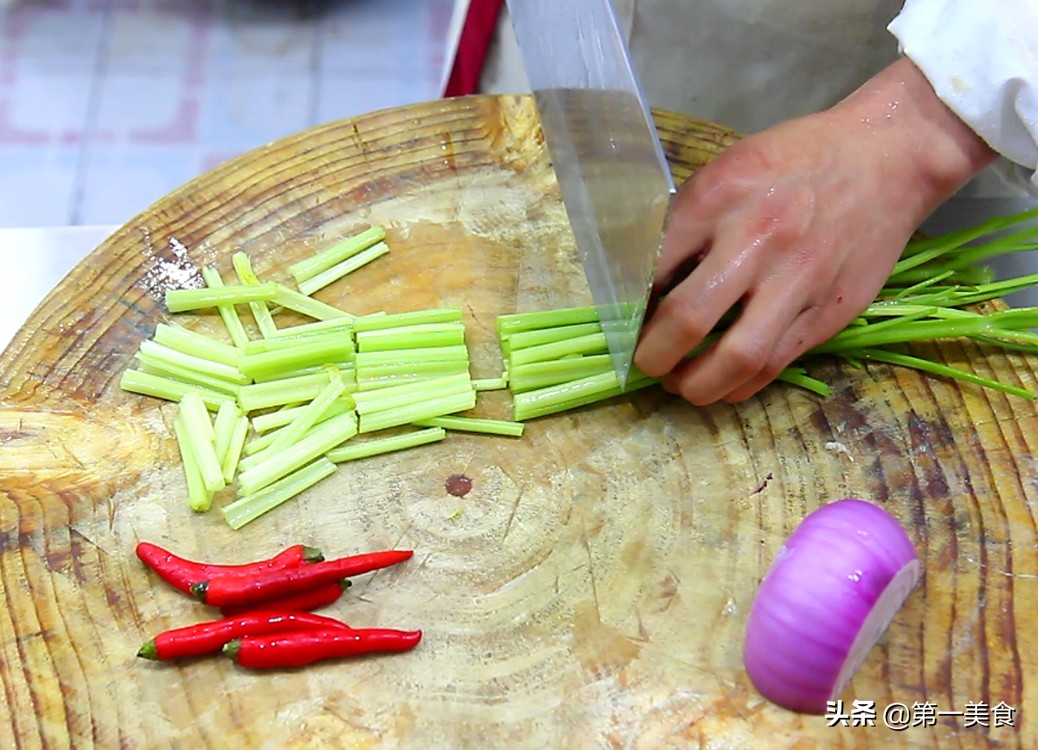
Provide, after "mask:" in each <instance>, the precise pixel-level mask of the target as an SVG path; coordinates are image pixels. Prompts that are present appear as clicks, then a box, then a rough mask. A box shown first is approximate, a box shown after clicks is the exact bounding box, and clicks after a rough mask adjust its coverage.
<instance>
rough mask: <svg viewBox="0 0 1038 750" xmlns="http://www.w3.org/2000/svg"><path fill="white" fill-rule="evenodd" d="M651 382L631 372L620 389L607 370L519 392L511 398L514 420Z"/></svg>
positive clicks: (653, 381) (586, 401)
mask: <svg viewBox="0 0 1038 750" xmlns="http://www.w3.org/2000/svg"><path fill="white" fill-rule="evenodd" d="M655 382H657V381H656V380H654V379H653V378H650V377H648V376H646V375H643V374H641V373H639V372H637V371H632V372H631V374H630V376H629V377H628V380H627V387H626V388H623V389H621V388H620V383H619V381H618V380H617V379H616V373H615V372H614V371H612V370H609V371H607V372H603V373H600V374H598V375H590V376H588V377H586V378H581V379H579V380H573V381H570V382H568V383H562V384H560V385H553V386H549V387H547V388H540V389H537V390H534V391H527V392H526V393H519V394H516V395H515V396H514V397H513V399H512V407H513V410H514V413H515V421H516V422H525V421H526V420H528V419H533V418H535V417H543V416H545V415H548V414H554V413H556V412H559V411H565V410H568V409H575V408H576V407H578V406H584V405H585V404H590V403H594V402H595V401H601V400H603V399H606V398H611V397H613V396H618V395H620V394H621V393H627V392H630V391H635V390H638V389H639V388H644V387H646V386H649V385H653V384H654V383H655Z"/></svg>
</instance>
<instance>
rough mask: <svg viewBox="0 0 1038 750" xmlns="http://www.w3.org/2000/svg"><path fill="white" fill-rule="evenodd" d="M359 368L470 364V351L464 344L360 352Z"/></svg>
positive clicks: (358, 358)
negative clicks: (394, 365) (419, 364)
mask: <svg viewBox="0 0 1038 750" xmlns="http://www.w3.org/2000/svg"><path fill="white" fill-rule="evenodd" d="M356 361H357V367H362V366H365V365H386V364H400V363H406V364H417V363H421V362H466V363H467V362H468V361H469V350H468V349H467V348H466V347H465V345H464V344H459V345H456V346H430V347H426V348H424V349H397V350H395V351H391V352H358V353H357V360H356Z"/></svg>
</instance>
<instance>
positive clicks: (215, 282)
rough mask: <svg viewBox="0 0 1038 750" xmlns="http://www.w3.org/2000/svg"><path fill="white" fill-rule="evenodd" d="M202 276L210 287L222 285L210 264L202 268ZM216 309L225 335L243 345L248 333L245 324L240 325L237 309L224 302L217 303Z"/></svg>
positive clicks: (221, 286)
mask: <svg viewBox="0 0 1038 750" xmlns="http://www.w3.org/2000/svg"><path fill="white" fill-rule="evenodd" d="M202 278H203V279H205V284H206V286H208V287H209V288H210V289H221V288H223V286H224V283H223V279H222V278H221V277H220V273H219V272H218V271H217V270H216V269H215V268H212V267H211V266H206V267H205V268H203V269H202ZM216 309H217V311H218V312H219V313H220V318H221V319H222V320H223V324H224V327H225V328H226V329H227V335H228V336H230V337H231V341H232V342H234V345H235V346H237V347H241V346H242V345H244V344H245V342H246V341H248V340H249V334H247V333H246V332H245V326H243V325H242V322H241V317H240V316H239V315H238V310H237V309H236V308H235V307H234V305H226V304H225V305H217V306H216Z"/></svg>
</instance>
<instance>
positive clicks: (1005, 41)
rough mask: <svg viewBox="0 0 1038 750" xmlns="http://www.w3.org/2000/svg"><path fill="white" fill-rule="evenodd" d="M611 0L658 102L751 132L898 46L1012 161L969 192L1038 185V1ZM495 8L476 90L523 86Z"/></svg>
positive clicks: (835, 87)
mask: <svg viewBox="0 0 1038 750" xmlns="http://www.w3.org/2000/svg"><path fill="white" fill-rule="evenodd" d="M517 1H518V0H517ZM566 1H568V0H560V2H566ZM613 2H614V5H615V7H616V9H617V13H618V15H619V17H620V22H621V28H622V29H623V30H624V33H625V34H626V36H627V40H628V44H629V46H630V49H631V54H632V57H633V59H634V63H635V67H636V69H637V72H638V75H639V78H640V80H641V83H642V87H643V88H644V89H645V92H646V95H647V97H648V100H649V104H650V105H652V106H654V107H660V108H663V109H670V110H674V111H678V112H683V113H686V114H689V115H692V116H695V117H701V118H704V119H708V120H712V121H714V122H718V123H721V124H723V125H726V126H728V127H731V128H733V129H734V130H736V131H738V132H742V133H751V132H754V131H757V130H762V129H764V128H766V127H768V126H770V125H774V124H776V123H778V122H781V121H783V120H787V119H790V118H791V117H795V116H798V115H803V114H807V113H810V112H817V111H819V110H822V109H825V108H827V107H829V106H831V105H833V104H835V103H836V102H837V101H839V100H840V99H842V98H843V97H844V96H846V95H847V94H849V93H850V92H851V91H853V90H854V89H855V88H857V87H858V86H859V85H861V84H862V83H863V82H864V81H866V80H867V79H868V78H869V77H870V76H872V75H873V74H875V73H876V72H878V71H879V70H881V69H882V68H883V67H885V66H886V65H887V64H889V63H890V62H892V61H893V60H894V59H895V58H896V57H897V56H898V54H899V53H902V54H904V55H906V56H908V57H909V58H910V59H911V60H912V61H913V62H914V63H915V64H916V66H917V67H919V68H920V69H921V70H922V72H923V74H924V75H926V77H927V78H928V79H929V80H930V82H931V84H932V85H933V86H934V89H935V91H936V92H937V95H938V96H939V97H940V98H941V100H942V101H944V102H945V104H946V105H947V106H948V107H950V108H951V109H952V110H953V111H954V112H955V113H956V114H958V116H959V117H960V118H961V119H962V120H963V121H964V122H966V123H967V124H968V125H969V126H970V127H971V128H972V129H973V130H974V131H975V132H977V133H978V134H979V135H980V136H981V137H982V138H983V139H984V140H985V141H986V142H987V143H988V144H989V145H990V146H991V147H992V148H993V149H994V150H995V151H997V152H998V153H999V154H1001V155H1002V156H1004V157H1006V159H1007V160H1009V161H1010V162H1012V164H1014V165H1016V166H1015V167H1010V166H1009V165H1008V164H1003V165H1002V167H1003V170H1002V171H1003V173H1004V174H1009V173H1010V172H1011V173H1013V177H1012V179H1011V180H1010V181H1011V182H1015V185H1014V186H1012V187H1011V186H1007V185H1006V184H1005V182H1004V181H1002V180H997V179H992V176H991V175H982V177H981V178H979V179H978V180H975V181H974V183H973V184H972V185H971V186H969V190H968V192H970V193H971V194H973V195H980V196H994V197H1001V196H1003V195H1005V196H1009V195H1013V194H1016V195H1019V194H1021V189H1022V188H1026V189H1029V190H1030V192H1032V193H1034V194H1036V195H1038V175H1036V173H1038V0H906V1H905V2H904V3H903V7H902V0H825V1H824V2H822V1H819V2H809V1H808V0H613ZM899 11H900V12H899ZM502 16H503V18H502V20H501V22H500V23H499V28H498V31H497V34H496V37H495V40H494V42H493V44H492V45H491V49H490V52H489V54H488V58H487V61H486V65H485V68H484V71H483V77H482V80H481V89H482V90H483V91H485V92H488V93H491V92H516V91H528V90H529V87H528V86H527V84H526V81H525V77H524V75H523V72H522V64H521V61H520V59H519V54H518V50H517V48H516V45H515V37H514V34H513V33H512V30H511V24H510V23H509V22H508V19H507V12H505V13H503V14H502ZM892 19H893V20H892ZM1014 188H1015V189H1014Z"/></svg>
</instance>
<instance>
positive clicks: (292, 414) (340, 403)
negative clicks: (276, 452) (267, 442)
mask: <svg viewBox="0 0 1038 750" xmlns="http://www.w3.org/2000/svg"><path fill="white" fill-rule="evenodd" d="M307 406H308V404H303V405H302V406H292V407H287V408H284V409H279V410H277V411H272V412H268V413H267V414H257V415H256V416H255V417H253V418H252V429H254V430H255V431H256V432H259V433H266V432H270V431H272V430H276V429H277V428H279V427H284V426H285V425H287V424H288V423H289V422H291V421H292V420H293V419H295V418H296V416H298V415H299V413H300V412H302V411H303V410H304V409H306V407H307ZM352 408H353V400H352V398H338V399H336V400H335V401H333V402H332V405H331V406H329V407H328V410H327V411H325V413H324V414H322V415H321V421H323V420H324V419H327V418H329V417H334V416H335V415H336V414H342V413H343V412H347V411H350V410H351V409H352Z"/></svg>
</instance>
